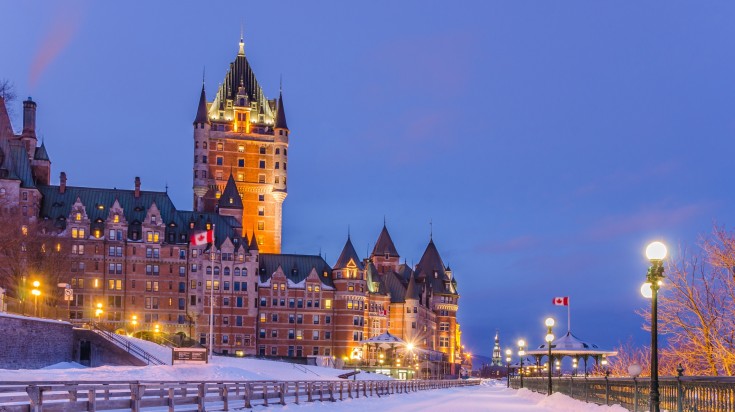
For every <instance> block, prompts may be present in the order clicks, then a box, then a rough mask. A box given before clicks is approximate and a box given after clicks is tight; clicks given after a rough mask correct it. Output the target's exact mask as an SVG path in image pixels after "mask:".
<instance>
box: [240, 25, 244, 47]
mask: <svg viewBox="0 0 735 412" xmlns="http://www.w3.org/2000/svg"><path fill="white" fill-rule="evenodd" d="M243 39H244V36H243V30H242V21H240V43H242V41H243Z"/></svg>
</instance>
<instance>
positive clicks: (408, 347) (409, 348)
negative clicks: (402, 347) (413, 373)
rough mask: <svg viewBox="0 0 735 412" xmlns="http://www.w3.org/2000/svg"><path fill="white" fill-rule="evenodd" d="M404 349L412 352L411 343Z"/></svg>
mask: <svg viewBox="0 0 735 412" xmlns="http://www.w3.org/2000/svg"><path fill="white" fill-rule="evenodd" d="M406 349H408V350H409V351H412V350H413V343H409V344H408V345H406Z"/></svg>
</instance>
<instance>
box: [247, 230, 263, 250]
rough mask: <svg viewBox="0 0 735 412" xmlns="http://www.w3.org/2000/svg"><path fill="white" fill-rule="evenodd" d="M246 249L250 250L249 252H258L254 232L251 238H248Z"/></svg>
mask: <svg viewBox="0 0 735 412" xmlns="http://www.w3.org/2000/svg"><path fill="white" fill-rule="evenodd" d="M248 249H250V250H251V251H253V250H254V251H258V250H260V249H259V248H258V239H257V238H256V236H255V232H253V237H251V238H250V246H248Z"/></svg>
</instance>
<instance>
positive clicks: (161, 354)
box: [115, 335, 171, 365]
mask: <svg viewBox="0 0 735 412" xmlns="http://www.w3.org/2000/svg"><path fill="white" fill-rule="evenodd" d="M115 336H116V337H117V338H118V339H120V340H122V341H127V342H130V343H131V344H133V345H135V346H137V347H139V348H140V349H143V350H144V351H146V352H148V353H149V354H151V355H153V356H155V357H156V358H158V359H160V360H161V361H163V362H165V363H166V364H167V365H170V364H171V348H169V347H168V346H163V345H159V344H157V343H155V342H151V341H149V340H144V339H138V338H134V337H132V336H128V335H115ZM115 344H116V345H118V346H120V344H119V343H117V342H115ZM134 355H135V354H134Z"/></svg>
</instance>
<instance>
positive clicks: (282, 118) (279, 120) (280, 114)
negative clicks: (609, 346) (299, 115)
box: [276, 93, 288, 129]
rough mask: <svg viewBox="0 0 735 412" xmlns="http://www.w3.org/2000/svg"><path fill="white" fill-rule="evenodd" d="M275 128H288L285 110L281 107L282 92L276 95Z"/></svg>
mask: <svg viewBox="0 0 735 412" xmlns="http://www.w3.org/2000/svg"><path fill="white" fill-rule="evenodd" d="M276 129H288V123H286V110H285V109H284V108H283V93H280V94H279V95H278V111H277V112H276Z"/></svg>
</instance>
